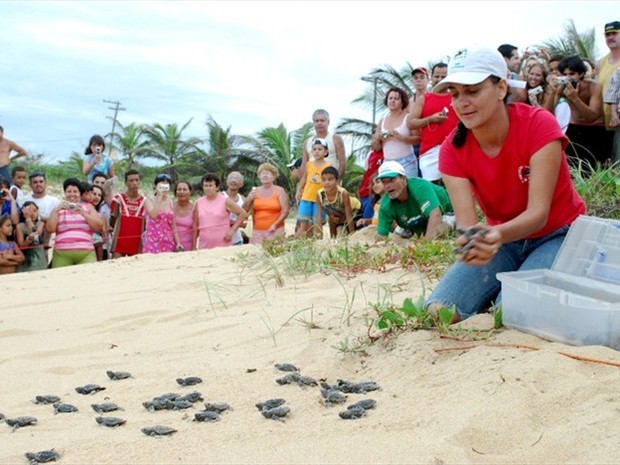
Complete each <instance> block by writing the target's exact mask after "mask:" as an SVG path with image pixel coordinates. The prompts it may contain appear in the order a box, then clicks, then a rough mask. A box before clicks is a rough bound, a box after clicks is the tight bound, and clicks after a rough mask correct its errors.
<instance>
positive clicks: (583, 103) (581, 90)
mask: <svg viewBox="0 0 620 465" xmlns="http://www.w3.org/2000/svg"><path fill="white" fill-rule="evenodd" d="M558 69H559V71H560V72H561V73H562V74H563V76H560V77H558V78H557V79H556V84H557V88H556V93H555V99H556V101H558V100H559V99H560V97H562V96H563V97H564V98H566V101H567V103H568V106H569V107H570V112H571V121H570V124H569V125H568V129H567V130H566V135H567V136H568V138H569V139H570V142H571V144H570V147H569V148H568V149H567V153H566V154H567V155H568V161H569V164H571V165H573V166H574V167H576V168H580V169H581V170H582V172H583V173H584V174H586V175H588V174H589V173H590V172H591V170H592V169H594V168H595V167H596V164H597V163H598V164H601V165H602V164H604V163H605V162H606V161H607V160H608V159H609V157H610V155H611V145H612V143H613V134H607V130H606V129H605V120H604V117H603V94H602V92H603V88H602V86H601V83H600V82H599V81H596V80H594V79H586V77H585V74H586V71H587V68H586V66H585V65H584V64H583V60H582V58H581V57H579V56H577V55H573V56H568V57H565V58H563V59H562V61H560V63H559V64H558ZM582 162H583V164H582Z"/></svg>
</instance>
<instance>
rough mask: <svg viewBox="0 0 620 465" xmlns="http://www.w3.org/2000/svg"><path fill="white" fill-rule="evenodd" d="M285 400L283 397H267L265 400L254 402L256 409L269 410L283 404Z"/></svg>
mask: <svg viewBox="0 0 620 465" xmlns="http://www.w3.org/2000/svg"><path fill="white" fill-rule="evenodd" d="M285 402H286V401H285V400H284V399H269V400H266V401H265V402H259V403H257V404H256V408H257V409H258V410H270V409H272V408H276V407H279V406H280V405H282V404H284V403H285Z"/></svg>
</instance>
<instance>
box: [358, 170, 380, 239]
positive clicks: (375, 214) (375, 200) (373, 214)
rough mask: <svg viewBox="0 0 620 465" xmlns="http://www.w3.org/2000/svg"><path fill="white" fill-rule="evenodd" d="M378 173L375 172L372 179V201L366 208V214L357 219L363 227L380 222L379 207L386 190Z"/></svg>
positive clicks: (359, 225)
mask: <svg viewBox="0 0 620 465" xmlns="http://www.w3.org/2000/svg"><path fill="white" fill-rule="evenodd" d="M377 174H378V173H375V174H374V175H373V177H372V178H371V179H370V190H371V191H372V193H373V194H372V197H371V198H370V203H369V204H368V205H367V206H366V208H365V209H364V216H363V218H360V219H359V220H357V227H363V226H368V225H373V226H376V225H377V224H379V207H380V206H381V197H383V193H384V192H385V188H384V187H383V183H382V182H381V179H379V178H378V177H377Z"/></svg>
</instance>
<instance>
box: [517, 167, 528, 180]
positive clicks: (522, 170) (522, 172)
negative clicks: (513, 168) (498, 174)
mask: <svg viewBox="0 0 620 465" xmlns="http://www.w3.org/2000/svg"><path fill="white" fill-rule="evenodd" d="M517 174H518V175H519V181H521V182H522V183H526V182H528V181H529V180H530V166H529V165H521V166H519V168H517Z"/></svg>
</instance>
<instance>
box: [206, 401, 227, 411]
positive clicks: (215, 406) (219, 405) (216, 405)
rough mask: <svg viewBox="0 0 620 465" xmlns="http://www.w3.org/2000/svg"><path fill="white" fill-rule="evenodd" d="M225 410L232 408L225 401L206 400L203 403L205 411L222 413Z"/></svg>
mask: <svg viewBox="0 0 620 465" xmlns="http://www.w3.org/2000/svg"><path fill="white" fill-rule="evenodd" d="M226 410H232V408H230V405H228V404H227V403H226V402H212V403H211V402H207V403H205V412H216V413H222V412H225V411H226Z"/></svg>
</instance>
